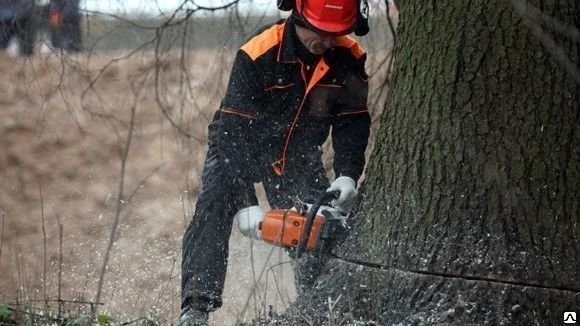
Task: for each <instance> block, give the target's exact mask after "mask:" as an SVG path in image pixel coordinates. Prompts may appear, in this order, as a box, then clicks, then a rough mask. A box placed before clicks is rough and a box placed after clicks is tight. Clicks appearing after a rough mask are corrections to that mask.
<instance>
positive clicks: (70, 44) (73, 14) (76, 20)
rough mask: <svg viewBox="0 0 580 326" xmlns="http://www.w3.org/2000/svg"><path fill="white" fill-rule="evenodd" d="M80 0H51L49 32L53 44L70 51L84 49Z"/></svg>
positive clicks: (57, 47) (56, 47)
mask: <svg viewBox="0 0 580 326" xmlns="http://www.w3.org/2000/svg"><path fill="white" fill-rule="evenodd" d="M79 5H80V0H50V3H49V4H48V20H49V34H50V41H51V43H52V46H53V47H54V48H55V49H60V50H63V51H68V52H78V51H81V49H82V42H81V27H80V23H81V15H80V8H79Z"/></svg>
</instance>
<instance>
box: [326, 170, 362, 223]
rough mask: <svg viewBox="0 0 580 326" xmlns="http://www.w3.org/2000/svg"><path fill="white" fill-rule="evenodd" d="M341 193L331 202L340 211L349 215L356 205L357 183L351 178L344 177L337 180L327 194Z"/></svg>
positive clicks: (327, 190)
mask: <svg viewBox="0 0 580 326" xmlns="http://www.w3.org/2000/svg"><path fill="white" fill-rule="evenodd" d="M337 190H338V191H340V196H339V197H338V198H337V199H335V200H333V201H332V202H331V205H332V206H334V207H335V208H336V209H338V210H339V211H341V212H343V213H345V214H348V213H349V212H350V210H351V209H352V206H353V205H354V199H355V197H356V195H357V192H356V182H354V180H353V179H352V178H350V177H346V176H342V177H338V178H336V180H334V181H333V182H332V183H331V184H330V187H329V188H328V189H326V192H331V191H337Z"/></svg>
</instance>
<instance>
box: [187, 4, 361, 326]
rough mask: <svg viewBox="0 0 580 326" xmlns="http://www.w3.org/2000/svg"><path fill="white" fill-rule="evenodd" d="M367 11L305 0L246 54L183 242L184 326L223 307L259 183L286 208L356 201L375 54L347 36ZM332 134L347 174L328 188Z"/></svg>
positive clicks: (213, 138) (214, 126)
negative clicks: (233, 238) (370, 57)
mask: <svg viewBox="0 0 580 326" xmlns="http://www.w3.org/2000/svg"><path fill="white" fill-rule="evenodd" d="M358 10H359V3H358V1H357V0H333V1H325V0H308V1H306V0H297V1H296V2H295V4H294V6H293V9H292V14H291V15H290V17H289V18H288V19H287V20H282V21H280V22H277V23H276V24H274V25H271V26H266V27H265V28H264V29H263V30H262V31H261V32H260V33H259V34H257V35H256V36H254V37H253V38H251V39H250V40H249V41H248V42H247V43H246V44H244V45H243V46H242V47H241V49H240V50H239V51H238V53H237V55H236V58H235V61H234V64H233V68H232V72H231V76H230V80H229V85H228V89H227V92H226V95H225V97H224V99H223V100H222V103H221V106H220V109H219V110H218V111H217V112H216V114H215V116H214V119H213V121H212V123H211V124H210V125H209V148H208V152H207V154H206V161H205V165H204V170H203V173H202V183H203V185H202V192H201V194H200V196H199V198H198V200H197V204H196V210H195V214H194V216H193V220H192V222H191V224H190V225H189V227H188V229H187V231H186V232H185V235H184V239H183V261H182V313H181V318H180V325H206V324H207V319H208V313H209V312H211V311H213V310H215V309H217V308H219V307H220V306H221V305H222V299H221V295H222V291H223V287H224V280H225V274H226V267H227V255H228V239H229V237H230V233H231V228H232V223H233V218H234V216H235V214H236V212H238V211H239V210H240V209H243V208H245V207H248V206H253V205H257V199H256V196H255V193H254V183H258V182H262V183H263V185H264V188H265V190H266V194H267V197H268V200H269V202H270V205H271V206H272V207H276V208H288V207H292V204H293V201H294V200H295V199H296V198H300V199H301V200H304V201H305V202H314V200H315V199H317V198H318V197H319V196H320V195H321V194H322V193H323V192H324V191H325V190H326V191H329V190H339V191H340V197H339V198H338V199H337V200H335V201H334V203H333V204H334V205H335V207H339V208H342V209H344V210H348V207H350V206H351V205H352V202H353V200H354V197H355V196H356V182H355V180H358V178H359V177H360V175H361V174H362V171H363V168H364V164H365V158H364V151H365V148H366V146H367V142H368V136H369V128H370V116H369V112H368V109H367V93H368V84H367V75H366V73H365V67H364V65H365V60H366V54H365V52H364V50H363V49H362V48H361V47H360V45H359V44H358V43H357V42H356V41H355V40H354V39H352V38H350V37H348V36H346V35H348V34H350V33H351V32H352V31H353V30H354V28H355V25H356V23H357V17H359V15H360V13H359V11H358ZM331 130H332V132H331V135H332V144H333V148H334V151H335V156H334V171H335V174H336V176H337V178H336V180H334V181H333V182H332V184H331V186H330V187H328V184H329V181H328V179H327V178H326V174H325V170H324V167H323V164H322V160H321V154H322V151H321V145H322V144H323V142H324V141H325V140H326V139H327V137H328V135H329V133H330V131H331Z"/></svg>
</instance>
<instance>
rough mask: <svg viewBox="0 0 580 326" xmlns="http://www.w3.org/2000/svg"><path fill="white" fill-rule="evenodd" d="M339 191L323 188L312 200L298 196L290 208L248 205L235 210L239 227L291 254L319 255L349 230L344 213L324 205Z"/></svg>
mask: <svg viewBox="0 0 580 326" xmlns="http://www.w3.org/2000/svg"><path fill="white" fill-rule="evenodd" d="M338 194H339V193H338V192H337V191H334V192H325V193H324V194H323V195H322V196H320V198H319V199H318V200H316V202H315V203H313V204H307V203H304V202H302V201H300V200H297V201H295V202H294V207H292V208H290V209H271V210H268V211H266V212H264V211H262V209H261V208H260V207H259V206H251V207H247V208H244V209H242V210H240V211H239V212H238V213H237V214H236V216H237V217H238V227H239V229H240V231H241V233H242V234H243V235H245V236H246V237H249V238H252V239H258V240H262V241H264V242H266V243H269V244H272V245H275V246H279V247H283V248H286V249H288V251H289V254H290V255H291V256H292V257H294V258H300V257H301V256H302V254H304V253H305V252H308V253H312V254H313V255H314V256H315V257H322V256H324V255H325V254H326V253H327V252H328V250H329V249H330V248H331V245H332V243H333V242H334V241H335V240H336V239H338V238H340V237H342V236H343V235H345V234H346V233H347V231H348V230H349V227H348V225H347V223H346V219H347V217H346V215H344V214H343V213H342V212H341V211H339V210H337V209H336V208H333V207H331V206H328V205H323V204H328V202H329V201H330V200H332V199H336V198H338Z"/></svg>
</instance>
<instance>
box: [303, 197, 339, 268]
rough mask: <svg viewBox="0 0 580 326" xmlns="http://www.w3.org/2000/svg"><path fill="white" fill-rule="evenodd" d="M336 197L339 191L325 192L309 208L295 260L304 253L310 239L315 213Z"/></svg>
mask: <svg viewBox="0 0 580 326" xmlns="http://www.w3.org/2000/svg"><path fill="white" fill-rule="evenodd" d="M338 196H340V191H338V190H335V191H330V192H325V193H324V194H323V195H322V196H320V198H318V200H317V201H316V202H315V203H314V204H313V205H312V206H311V207H310V210H309V211H308V214H307V215H306V222H305V223H304V229H303V232H302V233H301V234H300V242H299V243H298V248H297V249H296V258H300V256H301V255H302V253H303V252H304V251H306V246H307V245H308V240H309V238H310V232H312V225H313V224H314V218H315V217H316V213H318V209H319V208H320V206H322V204H324V203H325V202H327V201H329V200H331V199H337V198H338Z"/></svg>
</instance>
